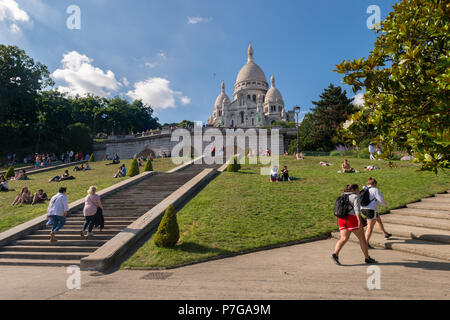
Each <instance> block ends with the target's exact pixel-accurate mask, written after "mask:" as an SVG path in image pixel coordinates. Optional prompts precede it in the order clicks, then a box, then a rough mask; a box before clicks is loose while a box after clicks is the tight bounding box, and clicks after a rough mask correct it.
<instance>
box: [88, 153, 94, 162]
mask: <svg viewBox="0 0 450 320" xmlns="http://www.w3.org/2000/svg"><path fill="white" fill-rule="evenodd" d="M94 161H95V156H94V154H91V156H90V157H89V161H88V162H94Z"/></svg>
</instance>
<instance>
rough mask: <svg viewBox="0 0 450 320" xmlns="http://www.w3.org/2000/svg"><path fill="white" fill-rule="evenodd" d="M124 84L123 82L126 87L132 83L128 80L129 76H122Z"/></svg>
mask: <svg viewBox="0 0 450 320" xmlns="http://www.w3.org/2000/svg"><path fill="white" fill-rule="evenodd" d="M122 84H123V85H124V86H125V87H128V86H129V85H130V81H128V79H127V78H125V77H123V78H122Z"/></svg>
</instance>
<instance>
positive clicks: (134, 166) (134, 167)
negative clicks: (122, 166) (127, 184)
mask: <svg viewBox="0 0 450 320" xmlns="http://www.w3.org/2000/svg"><path fill="white" fill-rule="evenodd" d="M138 174H139V164H138V162H137V160H136V158H134V159H133V161H131V165H130V171H129V173H128V176H130V177H134V176H137V175H138Z"/></svg>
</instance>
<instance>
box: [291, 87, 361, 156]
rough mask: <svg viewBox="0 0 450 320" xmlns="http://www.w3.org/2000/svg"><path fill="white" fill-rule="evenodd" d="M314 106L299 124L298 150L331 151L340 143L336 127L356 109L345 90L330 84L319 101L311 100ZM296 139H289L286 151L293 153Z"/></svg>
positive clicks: (295, 147) (295, 148)
mask: <svg viewBox="0 0 450 320" xmlns="http://www.w3.org/2000/svg"><path fill="white" fill-rule="evenodd" d="M313 104H314V105H315V107H314V108H313V109H312V110H311V111H312V112H311V113H308V114H307V115H306V116H305V118H304V119H303V121H302V123H301V124H300V126H299V129H298V131H299V140H300V145H299V147H300V151H302V150H315V151H331V150H333V149H334V147H335V146H336V145H337V144H339V143H342V142H343V141H342V139H340V137H339V135H338V129H339V128H340V127H341V124H342V123H343V122H344V121H345V120H347V118H348V117H349V116H350V115H351V114H353V113H354V112H355V110H356V108H355V106H353V104H352V99H348V98H347V93H346V91H345V90H344V91H343V90H342V88H341V87H335V86H334V85H332V84H330V85H329V87H328V88H326V89H325V90H324V92H323V93H322V94H321V95H320V100H319V101H313ZM296 150H297V139H295V140H292V141H291V145H290V146H289V150H288V152H290V153H295V152H296Z"/></svg>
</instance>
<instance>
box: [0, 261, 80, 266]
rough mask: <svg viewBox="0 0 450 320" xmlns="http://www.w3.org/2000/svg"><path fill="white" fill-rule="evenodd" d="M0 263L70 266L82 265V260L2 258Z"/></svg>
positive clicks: (3, 264)
mask: <svg viewBox="0 0 450 320" xmlns="http://www.w3.org/2000/svg"><path fill="white" fill-rule="evenodd" d="M0 265H2V266H24V267H68V266H80V260H37V259H36V260H30V259H0Z"/></svg>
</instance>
